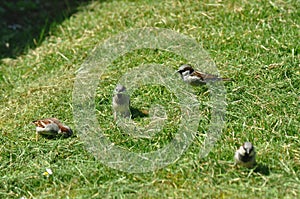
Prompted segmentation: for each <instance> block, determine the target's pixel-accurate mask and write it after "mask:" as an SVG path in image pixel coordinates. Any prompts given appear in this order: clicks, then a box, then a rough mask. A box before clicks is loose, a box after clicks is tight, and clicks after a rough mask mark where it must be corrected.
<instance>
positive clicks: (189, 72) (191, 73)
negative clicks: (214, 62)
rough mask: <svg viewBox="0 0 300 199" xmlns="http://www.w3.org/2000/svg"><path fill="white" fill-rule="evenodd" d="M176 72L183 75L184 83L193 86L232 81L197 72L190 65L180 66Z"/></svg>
mask: <svg viewBox="0 0 300 199" xmlns="http://www.w3.org/2000/svg"><path fill="white" fill-rule="evenodd" d="M176 72H178V73H179V74H180V75H181V78H182V79H183V81H185V82H186V83H188V84H190V85H192V86H200V85H204V84H206V83H207V82H209V81H230V79H229V78H222V77H218V76H216V75H211V74H207V73H202V72H199V71H196V70H194V69H193V68H192V67H191V65H189V64H184V65H182V66H180V67H179V69H178V70H177V71H176Z"/></svg>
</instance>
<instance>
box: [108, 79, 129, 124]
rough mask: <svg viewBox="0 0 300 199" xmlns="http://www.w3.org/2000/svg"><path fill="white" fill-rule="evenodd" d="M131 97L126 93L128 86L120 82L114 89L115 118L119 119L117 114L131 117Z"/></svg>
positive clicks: (113, 106)
mask: <svg viewBox="0 0 300 199" xmlns="http://www.w3.org/2000/svg"><path fill="white" fill-rule="evenodd" d="M129 107H130V97H129V95H128V94H127V93H126V88H125V86H123V85H120V84H118V85H117V87H116V88H115V90H114V96H113V98H112V108H113V114H114V119H115V120H116V119H117V116H121V117H124V118H126V117H130V116H131V113H130V109H129Z"/></svg>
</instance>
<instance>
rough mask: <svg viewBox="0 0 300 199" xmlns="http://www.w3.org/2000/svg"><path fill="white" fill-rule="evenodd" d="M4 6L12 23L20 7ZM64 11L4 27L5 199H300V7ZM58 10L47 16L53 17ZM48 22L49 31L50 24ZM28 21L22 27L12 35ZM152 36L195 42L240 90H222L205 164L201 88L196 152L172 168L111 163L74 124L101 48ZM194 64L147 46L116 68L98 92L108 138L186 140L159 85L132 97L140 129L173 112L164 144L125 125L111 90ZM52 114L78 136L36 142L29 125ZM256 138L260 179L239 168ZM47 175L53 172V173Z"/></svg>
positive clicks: (128, 5) (1, 125)
mask: <svg viewBox="0 0 300 199" xmlns="http://www.w3.org/2000/svg"><path fill="white" fill-rule="evenodd" d="M4 2H6V4H5V5H4V4H3V5H2V4H1V5H0V15H2V16H5V14H7V13H6V12H7V11H8V10H7V8H12V7H13V5H11V4H9V3H7V2H8V1H4ZM20 2H23V3H24V5H23V4H22V5H20V4H19V5H18V6H19V7H22V6H23V7H24V6H25V11H26V9H29V10H30V9H34V10H35V12H34V13H35V16H36V15H38V14H39V10H38V9H39V6H37V5H35V4H34V3H31V4H30V5H28V4H29V2H28V1H20ZM49 2H50V1H49ZM55 2H56V1H55ZM64 2H65V4H66V5H65V4H64V5H60V4H55V5H57V8H55V9H57V10H58V11H59V12H60V13H61V14H60V16H59V17H58V18H53V17H54V16H53V14H50V15H49V16H50V17H49V16H48V17H49V19H48V18H47V17H45V18H44V15H38V16H43V17H41V18H40V20H42V21H37V23H38V24H37V26H38V27H37V28H36V29H35V28H34V23H33V20H36V18H32V16H31V15H30V13H31V12H25V11H24V13H23V14H22V15H21V16H19V17H22V18H23V19H24V20H23V21H22V22H19V21H17V22H15V21H13V20H12V21H9V23H8V22H7V23H6V22H1V24H5V26H4V28H3V29H2V30H1V31H0V32H1V34H2V35H1V49H0V52H3V53H1V54H2V55H1V60H0V133H1V134H0V176H1V178H0V198H21V197H25V198H300V135H299V129H300V114H299V108H300V104H299V102H300V95H299V94H300V55H299V52H300V42H299V38H300V31H299V29H300V23H299V21H300V6H299V5H300V4H299V2H297V1H281V0H274V1H258V0H255V1H250V0H237V1H233V2H230V1H222V0H219V1H209V0H205V1H199V2H196V1H193V0H189V1H175V0H167V1H151V0H141V1H90V2H84V3H83V1H76V5H75V4H74V5H73V4H72V5H71V4H70V3H68V1H64ZM49 5H51V3H50V4H49ZM49 5H48V4H47V6H44V7H43V6H42V7H41V8H43V9H48V11H49V12H51V11H52V9H54V8H53V7H51V6H50V8H51V9H50V8H49ZM26 6H27V7H26ZM23 9H24V8H23ZM55 9H54V10H55ZM62 10H63V11H62ZM40 12H41V13H42V11H40ZM61 16H64V17H63V19H62V17H61ZM43 20H44V21H47V23H48V24H47V23H46V22H45V24H46V25H45V26H43ZM18 23H21V25H22V26H21V27H20V26H13V27H12V26H9V28H8V25H12V24H18ZM28 24H31V26H26V25H28ZM32 26H33V28H32ZM143 27H157V28H166V29H170V30H174V31H176V32H179V33H181V34H184V35H186V36H188V37H190V38H193V39H195V40H196V41H197V42H199V44H201V45H202V46H203V48H204V49H205V50H206V51H207V52H208V53H209V54H210V57H211V59H212V60H213V61H214V62H215V63H216V65H217V66H218V70H219V72H220V74H221V75H222V76H225V77H230V78H231V79H233V81H232V82H228V83H225V84H224V86H225V89H226V103H227V107H226V108H227V112H226V125H225V127H224V129H223V133H222V135H221V137H220V138H219V139H218V141H217V142H216V144H215V145H214V147H213V148H212V150H211V151H210V153H209V154H208V156H206V157H205V158H199V156H198V154H199V150H200V149H201V147H202V142H203V139H204V137H205V134H206V131H207V129H208V125H209V122H210V116H211V108H210V106H209V92H208V90H207V87H206V86H204V87H202V88H191V90H192V92H193V93H194V94H196V96H197V99H198V100H199V102H200V103H199V115H200V121H199V126H198V131H197V136H196V139H194V140H193V142H192V143H191V145H190V146H189V148H188V149H187V150H186V151H185V152H184V153H183V154H182V155H181V156H180V158H179V159H178V160H177V161H176V162H174V163H172V164H170V165H168V166H166V167H164V168H162V169H157V170H155V171H152V172H147V173H127V172H122V171H119V170H116V169H112V168H110V167H109V166H107V165H106V164H102V163H101V162H100V161H99V160H98V159H97V158H96V157H94V155H93V154H92V153H90V152H89V151H88V150H87V148H86V146H85V144H86V143H85V142H84V139H82V137H80V132H79V131H78V130H77V129H76V124H75V122H74V115H73V110H74V104H73V100H72V96H73V89H74V82H75V79H76V74H78V71H79V69H80V67H81V64H83V63H84V62H85V60H86V58H88V57H89V55H91V53H92V50H93V49H94V48H95V47H96V46H97V45H98V44H101V43H102V42H104V41H105V40H107V39H109V38H110V37H112V36H115V35H117V34H120V33H122V32H124V31H127V30H131V29H134V28H143ZM32 29H33V30H32ZM14 31H15V32H14ZM16 35H17V36H16ZM28 35H29V36H28ZM14 36H16V37H14ZM8 41H9V42H11V43H9V42H8ZM33 41H34V42H33ZM18 46H19V47H18ZM12 48H13V49H12ZM191 53H192V52H191ZM188 61H189V60H185V59H184V58H182V57H180V56H178V55H176V54H172V53H169V52H166V51H162V50H159V49H157V50H151V49H141V50H136V51H133V52H129V53H127V54H125V55H124V56H121V57H119V58H117V59H115V60H114V61H113V62H112V63H111V64H109V65H108V66H107V69H108V70H105V71H104V73H103V74H102V76H101V77H99V86H98V87H97V89H96V94H95V110H96V111H95V115H96V117H97V119H98V123H99V124H98V125H99V126H100V127H101V128H102V129H103V131H104V135H106V137H107V138H108V139H109V140H110V141H111V142H114V143H115V144H116V145H118V146H121V147H122V148H124V149H125V150H128V151H132V152H141V153H145V152H151V151H155V150H159V149H161V148H163V147H164V146H166V145H167V144H168V143H169V142H170V140H172V138H173V137H174V136H175V135H176V133H177V129H178V123H179V122H178V121H179V120H180V114H181V113H180V108H179V106H180V103H179V101H178V100H177V99H176V97H175V96H174V93H172V92H170V91H168V90H167V89H165V88H164V87H161V86H157V85H148V86H147V85H144V86H141V87H140V89H139V90H136V91H135V92H133V93H132V95H131V104H132V107H133V108H134V109H135V110H134V112H133V114H135V116H136V117H135V122H137V123H139V125H140V126H142V127H143V125H147V124H148V123H149V117H143V114H144V113H145V115H147V113H148V112H149V110H150V111H151V108H150V106H151V104H156V103H157V104H160V105H161V106H163V107H164V108H165V110H166V113H167V117H168V119H167V120H166V121H165V125H164V126H163V128H162V129H161V131H160V132H158V134H157V135H156V136H155V137H154V138H151V139H145V138H143V139H137V138H132V137H130V136H129V135H126V134H124V131H122V130H120V128H118V127H117V126H116V124H115V122H114V120H113V116H112V110H111V97H112V91H113V89H114V87H115V85H116V83H117V82H118V81H119V79H120V78H121V76H122V74H125V73H126V72H128V71H130V70H132V69H134V68H137V67H139V66H140V65H143V64H148V63H157V64H163V65H165V66H168V67H169V69H170V70H173V71H175V69H177V67H179V65H180V64H182V63H186V62H188ZM178 78H179V76H178ZM133 81H134V80H133ZM45 117H57V118H59V119H61V120H62V121H63V122H64V123H66V124H68V125H69V126H70V127H71V128H72V129H73V130H74V134H75V135H74V136H73V137H71V138H68V139H46V138H40V140H39V141H38V142H36V141H35V128H34V126H33V125H32V123H31V122H32V121H33V120H36V119H40V118H45ZM187 125H188V124H187ZM248 140H249V141H251V142H252V143H253V144H254V145H255V147H256V150H257V162H258V164H259V166H258V168H257V169H256V170H252V169H245V168H236V167H234V166H233V163H234V162H233V155H234V152H235V150H236V149H237V148H238V147H239V146H240V145H241V144H242V143H243V142H245V141H248ZM99 156H100V157H101V154H99ZM46 168H50V169H51V170H52V172H53V174H52V175H43V174H44V172H45V171H46Z"/></svg>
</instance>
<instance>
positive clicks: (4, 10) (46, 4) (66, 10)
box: [0, 0, 89, 59]
mask: <svg viewBox="0 0 300 199" xmlns="http://www.w3.org/2000/svg"><path fill="white" fill-rule="evenodd" d="M88 2H89V1H87V0H53V1H52V0H44V1H41V0H2V1H1V2H0V26H1V28H0V59H2V58H6V57H10V58H15V57H17V56H18V55H20V54H23V53H25V52H26V50H28V49H29V48H34V47H37V46H39V45H40V44H41V42H42V41H43V40H44V39H45V37H46V36H48V35H49V31H50V29H51V27H52V26H55V25H57V24H60V23H61V22H63V21H64V20H65V19H66V18H69V17H70V16H71V15H72V14H74V13H75V12H76V11H77V9H78V6H80V5H83V4H87V3H88Z"/></svg>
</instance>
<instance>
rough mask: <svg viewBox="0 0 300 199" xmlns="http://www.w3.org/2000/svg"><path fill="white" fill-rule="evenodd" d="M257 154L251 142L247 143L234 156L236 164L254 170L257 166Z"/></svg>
mask: <svg viewBox="0 0 300 199" xmlns="http://www.w3.org/2000/svg"><path fill="white" fill-rule="evenodd" d="M255 156H256V152H255V149H254V146H253V145H252V143H251V142H245V143H244V144H243V145H242V146H241V147H240V148H239V149H238V150H237V151H236V152H235V155H234V159H235V164H237V165H241V166H244V167H246V168H253V167H254V166H255V164H256V160H255Z"/></svg>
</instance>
